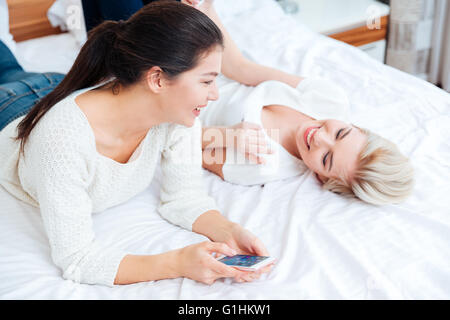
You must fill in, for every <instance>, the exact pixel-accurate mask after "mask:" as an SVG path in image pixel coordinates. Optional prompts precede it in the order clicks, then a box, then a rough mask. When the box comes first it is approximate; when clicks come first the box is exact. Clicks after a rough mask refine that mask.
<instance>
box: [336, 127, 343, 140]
mask: <svg viewBox="0 0 450 320" xmlns="http://www.w3.org/2000/svg"><path fill="white" fill-rule="evenodd" d="M342 131H344V128H342V129H340V130H339V131H338V132H337V134H336V140H337V139H338V138H339V135H340V134H341V132H342Z"/></svg>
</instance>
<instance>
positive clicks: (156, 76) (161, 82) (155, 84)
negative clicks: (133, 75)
mask: <svg viewBox="0 0 450 320" xmlns="http://www.w3.org/2000/svg"><path fill="white" fill-rule="evenodd" d="M145 80H146V83H147V86H148V88H149V89H150V90H151V91H153V92H154V93H159V92H161V91H162V90H163V89H164V86H165V85H166V80H165V78H164V73H163V71H162V69H161V68H160V67H151V68H150V70H148V71H147V74H146V77H145Z"/></svg>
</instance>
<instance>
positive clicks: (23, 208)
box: [0, 0, 450, 299]
mask: <svg viewBox="0 0 450 320" xmlns="http://www.w3.org/2000/svg"><path fill="white" fill-rule="evenodd" d="M226 2H227V3H228V4H225V1H224V0H216V6H217V8H218V11H219V14H220V15H221V17H222V19H223V22H224V24H225V26H226V27H227V29H228V30H229V32H230V33H231V35H232V37H233V38H234V39H235V41H236V42H237V44H238V45H239V47H240V48H242V50H243V51H244V53H245V54H246V55H247V56H249V57H251V58H252V59H254V60H255V61H257V62H260V63H264V64H267V65H270V66H274V67H277V68H280V69H283V70H286V71H289V72H295V73H297V74H299V75H303V76H322V77H325V78H328V79H331V80H334V81H336V82H337V83H339V84H340V85H341V86H342V87H343V88H344V90H346V92H347V93H348V95H349V98H350V101H351V104H352V106H351V107H352V111H353V115H352V117H353V119H352V121H353V122H354V123H355V124H357V125H360V126H362V127H367V128H370V129H372V130H374V131H375V132H377V133H379V134H381V135H383V136H386V137H388V138H389V139H391V140H392V141H394V142H395V143H397V144H399V146H400V149H401V150H402V151H403V152H404V153H405V154H406V155H408V156H410V157H411V158H412V162H413V165H414V166H415V168H416V180H417V183H416V188H415V191H414V193H413V195H412V196H411V198H409V199H408V200H407V201H406V202H404V203H403V204H401V205H387V206H382V207H374V206H371V205H368V204H364V203H362V202H360V201H358V200H356V199H355V200H348V199H344V198H342V197H340V196H338V195H336V194H333V193H330V192H326V191H322V190H320V188H319V185H318V184H317V182H316V180H315V179H314V177H313V176H312V175H311V174H307V175H304V176H302V177H300V178H292V179H287V180H284V181H277V182H272V183H267V184H266V185H265V186H264V187H260V186H253V187H245V186H238V185H232V184H229V183H227V182H224V181H222V180H221V179H220V178H218V177H216V176H214V175H213V174H211V173H209V172H207V171H206V170H205V171H204V175H205V182H206V183H207V185H208V188H209V190H210V194H211V195H212V196H213V197H214V198H215V199H216V200H217V203H218V205H219V206H220V207H221V209H222V213H223V214H224V215H225V216H227V217H228V218H229V219H231V220H233V221H236V222H239V223H241V224H242V225H243V226H244V227H246V228H248V229H250V230H252V231H253V232H254V233H255V234H257V235H258V236H259V237H260V238H261V239H262V240H263V242H264V243H265V245H266V246H267V248H268V249H269V251H270V253H271V255H273V256H274V257H276V258H277V260H278V262H277V264H276V266H275V267H274V269H273V271H272V272H271V273H270V274H268V275H264V276H263V277H262V278H261V279H260V280H258V281H255V282H252V283H234V282H232V281H231V280H230V279H222V280H219V281H217V282H216V283H214V284H213V285H211V286H207V285H204V284H201V283H198V282H195V281H192V280H189V279H181V278H179V279H172V280H161V281H151V282H146V283H138V284H133V285H127V286H115V287H113V288H108V287H104V286H97V285H85V284H76V283H73V282H71V281H68V280H63V278H62V277H61V272H60V270H59V269H58V268H57V267H56V266H55V265H54V264H53V263H52V261H51V258H50V250H49V245H48V241H47V237H46V234H45V231H44V229H43V225H42V222H41V220H40V216H39V211H38V210H37V209H35V208H32V207H30V206H28V205H26V204H24V203H22V202H19V201H17V200H15V199H14V198H13V197H12V196H10V195H9V194H7V193H6V192H5V191H4V190H3V189H0V204H1V206H0V208H1V209H0V298H2V299H449V298H450V264H449V262H450V210H449V207H450V200H449V195H450V184H449V180H450V170H449V169H450V129H449V128H450V95H449V94H448V93H446V92H444V91H442V90H440V89H439V88H437V87H435V86H433V85H431V84H429V83H427V82H424V81H422V80H420V79H417V78H414V77H412V76H410V75H407V74H405V73H403V72H400V71H397V70H395V69H393V68H390V67H388V66H385V65H383V64H381V63H379V62H377V61H375V60H373V59H371V58H370V57H369V56H367V55H366V54H365V53H363V52H362V51H360V50H358V49H356V48H353V47H351V46H349V45H346V44H344V43H341V42H338V41H335V40H333V39H330V38H326V37H324V36H321V35H318V34H315V33H313V32H311V31H310V30H308V29H307V28H306V27H304V26H302V25H299V24H298V23H297V22H296V21H293V20H292V19H291V18H290V17H288V16H285V15H284V13H283V12H282V11H281V10H280V9H279V8H278V6H277V4H276V3H275V2H273V1H271V0H247V1H246V2H245V3H246V7H242V6H241V7H236V6H235V5H236V4H237V3H240V0H226ZM236 8H239V9H236ZM58 37H60V36H58ZM55 39H56V37H55ZM36 41H37V42H39V40H36ZM52 41H53V40H52ZM55 41H57V40H55ZM33 45H36V47H34V49H35V50H38V51H39V50H40V49H36V48H39V46H38V45H37V43H35V44H33ZM62 46H63V45H61V47H62ZM57 47H58V46H57ZM23 48H26V44H25V43H23V46H22V45H20V46H18V51H20V50H21V49H23ZM46 52H48V54H50V53H52V54H55V55H54V56H51V57H50V56H49V59H47V60H45V61H44V60H39V61H37V62H36V63H35V64H33V65H30V68H36V69H35V70H43V69H45V68H52V64H54V63H55V64H56V65H57V66H59V67H61V66H64V65H65V59H66V58H67V53H62V56H57V54H56V53H55V51H54V50H53V48H48V47H47V48H46ZM73 52H74V51H73ZM73 52H72V53H69V54H73ZM24 54H25V55H26V54H27V52H25V53H24ZM60 58H61V59H60ZM69 67H70V66H69ZM66 68H67V66H66ZM61 70H63V69H61ZM45 71H48V70H45ZM160 177H161V174H160V172H159V171H158V172H157V174H156V176H155V180H154V181H153V183H152V184H151V185H150V186H149V188H148V189H147V190H145V191H144V192H142V193H141V194H139V195H137V196H136V197H134V198H133V199H131V200H130V201H128V202H126V203H124V204H121V205H119V206H116V207H114V208H110V209H108V210H106V211H104V212H102V213H99V214H96V215H95V216H94V228H95V232H96V236H97V237H98V239H101V241H103V242H104V243H106V244H114V245H119V246H121V247H123V248H125V249H127V250H129V252H130V253H137V254H156V253H160V252H164V251H166V250H170V249H175V248H179V247H183V246H185V245H187V244H191V243H196V242H200V241H203V240H205V239H206V238H205V237H203V236H201V235H198V234H195V233H191V232H188V231H186V230H182V229H180V228H178V227H176V226H174V225H171V224H170V223H169V222H167V221H165V220H164V219H163V218H161V217H160V216H159V215H158V213H157V212H156V207H157V204H158V199H159V186H160Z"/></svg>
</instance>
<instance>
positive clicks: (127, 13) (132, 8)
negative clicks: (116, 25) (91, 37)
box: [82, 0, 157, 31]
mask: <svg viewBox="0 0 450 320" xmlns="http://www.w3.org/2000/svg"><path fill="white" fill-rule="evenodd" d="M154 1H157V0H82V4H83V13H84V21H85V24H86V30H87V31H89V30H91V29H92V28H94V27H95V26H97V25H98V24H100V23H101V22H103V21H105V20H114V21H119V20H128V18H129V17H131V16H132V15H133V14H134V13H135V12H136V11H138V10H139V9H140V8H142V7H143V6H144V5H146V4H148V3H150V2H154Z"/></svg>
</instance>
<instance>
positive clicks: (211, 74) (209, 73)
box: [202, 72, 219, 77]
mask: <svg viewBox="0 0 450 320" xmlns="http://www.w3.org/2000/svg"><path fill="white" fill-rule="evenodd" d="M218 75H219V74H218V73H217V72H207V73H204V74H202V76H214V77H217V76H218Z"/></svg>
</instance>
